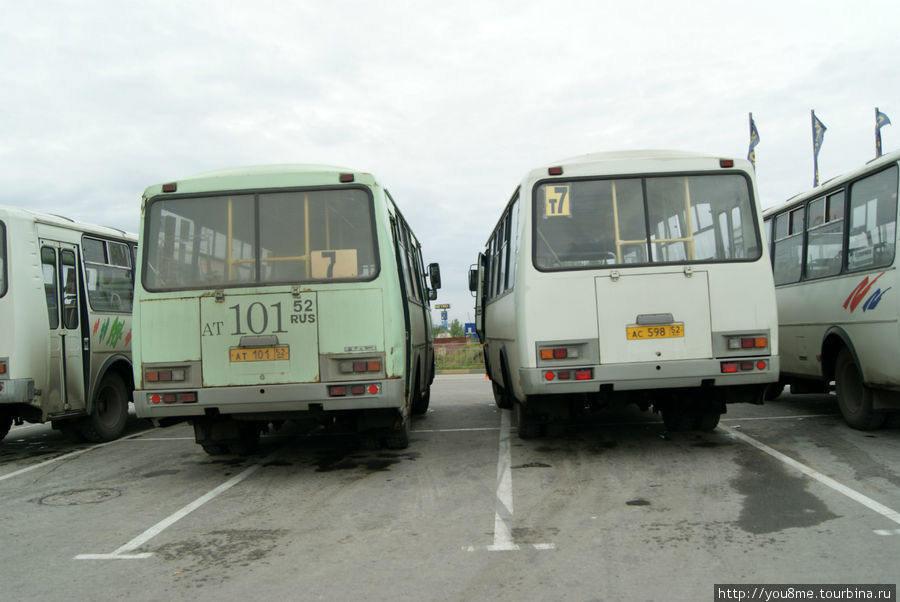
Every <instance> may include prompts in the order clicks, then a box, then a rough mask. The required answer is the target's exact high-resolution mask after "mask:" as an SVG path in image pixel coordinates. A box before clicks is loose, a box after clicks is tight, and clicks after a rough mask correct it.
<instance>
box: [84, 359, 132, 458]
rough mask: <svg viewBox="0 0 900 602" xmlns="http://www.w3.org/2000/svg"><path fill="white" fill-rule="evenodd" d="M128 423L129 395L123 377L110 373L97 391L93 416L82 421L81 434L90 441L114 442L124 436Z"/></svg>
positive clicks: (92, 411)
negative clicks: (123, 432)
mask: <svg viewBox="0 0 900 602" xmlns="http://www.w3.org/2000/svg"><path fill="white" fill-rule="evenodd" d="M127 421H128V393H127V392H126V391H125V383H124V381H123V380H122V377H121V376H119V375H118V374H116V373H115V372H108V373H107V374H106V376H104V377H103V381H102V382H101V383H100V388H99V389H97V397H96V398H95V399H94V407H93V409H92V410H91V415H90V416H88V417H86V418H84V419H82V421H81V424H80V427H81V428H80V430H81V434H82V435H84V438H85V439H87V440H88V441H92V442H94V443H99V442H101V441H112V440H113V439H116V438H118V437H120V436H121V435H122V431H124V430H125V423H126V422H127Z"/></svg>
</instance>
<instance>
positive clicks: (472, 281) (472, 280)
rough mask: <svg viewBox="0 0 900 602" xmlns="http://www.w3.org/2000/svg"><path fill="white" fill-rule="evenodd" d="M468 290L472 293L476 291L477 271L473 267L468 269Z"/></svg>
mask: <svg viewBox="0 0 900 602" xmlns="http://www.w3.org/2000/svg"><path fill="white" fill-rule="evenodd" d="M469 290H470V291H471V292H473V293H474V292H475V291H477V290H478V270H477V269H476V268H474V267H471V268H469Z"/></svg>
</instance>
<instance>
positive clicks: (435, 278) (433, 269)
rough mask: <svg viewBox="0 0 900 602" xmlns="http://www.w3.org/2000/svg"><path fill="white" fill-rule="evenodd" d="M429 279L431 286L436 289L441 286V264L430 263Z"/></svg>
mask: <svg viewBox="0 0 900 602" xmlns="http://www.w3.org/2000/svg"><path fill="white" fill-rule="evenodd" d="M428 279H429V280H430V281H431V288H433V289H434V290H437V289H439V288H441V266H439V265H438V264H436V263H429V264H428Z"/></svg>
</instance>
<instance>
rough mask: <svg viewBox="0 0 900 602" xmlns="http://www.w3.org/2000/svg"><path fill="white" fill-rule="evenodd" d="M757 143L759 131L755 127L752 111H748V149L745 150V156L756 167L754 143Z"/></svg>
mask: <svg viewBox="0 0 900 602" xmlns="http://www.w3.org/2000/svg"><path fill="white" fill-rule="evenodd" d="M757 144H759V131H757V129H756V122H754V121H753V113H750V150H748V151H747V158H748V159H749V160H750V163H751V164H752V165H753V169H756V150H754V149H756V145H757Z"/></svg>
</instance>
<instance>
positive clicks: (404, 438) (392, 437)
mask: <svg viewBox="0 0 900 602" xmlns="http://www.w3.org/2000/svg"><path fill="white" fill-rule="evenodd" d="M397 422H398V423H399V424H397V423H395V424H394V426H393V427H392V428H391V430H390V432H389V433H388V434H387V435H386V436H385V437H384V446H385V447H386V448H387V449H406V448H407V447H409V418H404V417H402V416H401V417H399V418H398V419H397Z"/></svg>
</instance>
